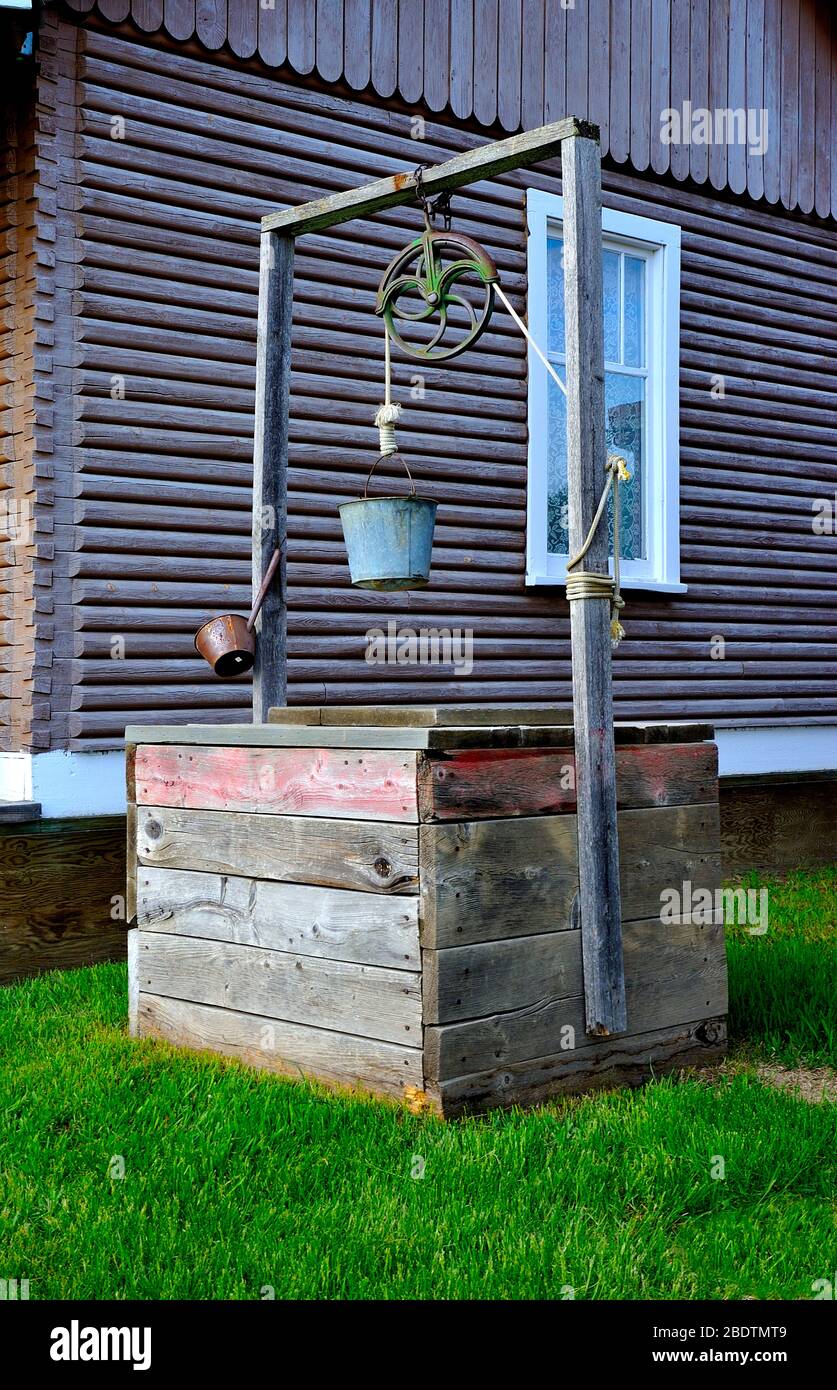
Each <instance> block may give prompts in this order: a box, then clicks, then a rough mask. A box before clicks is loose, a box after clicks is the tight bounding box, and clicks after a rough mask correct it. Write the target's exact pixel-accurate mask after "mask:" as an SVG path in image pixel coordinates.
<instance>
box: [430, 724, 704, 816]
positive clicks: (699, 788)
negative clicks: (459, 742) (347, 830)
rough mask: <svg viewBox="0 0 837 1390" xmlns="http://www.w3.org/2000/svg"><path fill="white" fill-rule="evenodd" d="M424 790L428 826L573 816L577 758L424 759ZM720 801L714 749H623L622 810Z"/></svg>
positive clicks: (543, 752)
mask: <svg viewBox="0 0 837 1390" xmlns="http://www.w3.org/2000/svg"><path fill="white" fill-rule="evenodd" d="M418 789H419V818H420V820H422V821H435V820H479V819H482V818H484V817H489V816H495V817H505V816H542V815H561V814H564V813H570V814H572V813H573V812H574V811H575V809H576V794H575V753H574V752H573V750H572V748H563V749H550V748H531V749H530V748H509V749H473V750H469V751H467V752H457V753H427V754H419V760H418ZM717 797H718V754H717V749H716V748H715V745H714V744H709V743H685V744H657V745H653V744H651V745H643V744H638V745H636V746H633V747H628V748H617V750H616V801H617V806H618V808H619V809H620V810H625V809H628V808H637V807H642V806H677V805H690V804H692V803H694V802H710V801H716V800H717Z"/></svg>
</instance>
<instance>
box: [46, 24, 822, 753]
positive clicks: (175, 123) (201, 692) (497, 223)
mask: <svg viewBox="0 0 837 1390" xmlns="http://www.w3.org/2000/svg"><path fill="white" fill-rule="evenodd" d="M378 8H379V7H375V11H374V14H375V15H377V13H378ZM547 13H548V14H550V13H552V11H551V9H550V10H549V11H548V12H547ZM407 15H408V12H407V11H406V10H405V11H404V15H403V16H402V18H404V19H405V22H406V17H407ZM652 19H653V15H652ZM374 22H377V20H375V21H374ZM67 27H71V26H65V25H62V29H63V28H67ZM652 27H653V26H652ZM611 37H612V35H611ZM373 38H374V28H373ZM79 42H80V54H79V68H78V78H79V80H78V85H77V87H76V88H75V100H76V101H77V106H78V109H77V113H76V118H75V119H76V123H77V127H78V134H77V136H75V137H74V138H73V140H72V143H71V144H70V145H68V146H67V148H68V150H71V151H72V154H73V156H74V160H73V162H72V163H70V162H69V161H68V166H67V168H68V177H69V175H70V174H72V176H73V177H74V178H75V179H76V182H77V186H76V187H75V188H74V189H72V188H71V189H69V190H68V191H67V201H71V200H72V201H73V202H74V204H75V209H76V211H75V212H74V214H73V216H74V226H75V227H76V228H77V229H78V234H79V235H78V239H77V240H74V239H72V238H65V242H66V254H67V255H68V256H72V257H73V258H74V260H77V261H78V262H79V263H78V264H77V265H76V264H73V284H74V285H75V289H74V291H73V293H72V309H73V314H74V315H75V318H74V320H73V334H74V343H73V345H72V348H71V350H70V349H67V352H68V353H70V355H71V358H72V363H73V393H72V397H71V398H68V399H69V405H70V407H71V408H72V411H73V414H74V417H75V420H74V427H73V428H74V433H73V439H72V444H73V463H74V474H73V477H72V480H71V481H72V488H73V493H74V497H73V500H72V504H71V507H72V509H71V511H70V512H69V513H64V514H63V515H62V519H61V520H60V521H57V522H56V527H55V546H56V551H59V550H60V551H61V552H62V553H63V554H64V555H65V556H66V565H67V567H68V569H69V575H68V580H67V583H68V585H69V586H70V589H69V594H70V601H71V603H72V622H73V629H74V631H73V634H72V636H70V635H69V634H65V636H64V637H63V638H62V644H61V645H60V646H59V647H58V648H57V649H56V652H55V661H54V665H53V672H52V676H53V681H54V683H55V688H56V689H59V690H62V691H64V692H65V694H64V696H63V697H62V698H63V699H64V709H63V713H60V712H59V711H58V707H57V706H55V710H54V714H53V718H54V719H59V718H63V719H64V720H65V721H68V727H69V734H70V739H71V746H73V747H77V748H92V747H108V746H115V745H117V744H118V743H119V742H120V740H121V738H122V735H123V731H124V727H125V724H126V722H132V723H133V722H136V721H137V720H140V719H141V720H142V722H143V723H151V722H159V723H165V724H173V723H179V722H187V721H204V722H207V721H208V722H212V723H218V722H225V721H229V722H235V721H241V720H242V719H244V720H246V719H247V718H248V717H249V703H250V692H249V685H248V684H247V683H246V682H236V683H222V682H220V681H218V680H217V679H216V678H215V677H214V676H213V675H212V673H211V672H210V670H209V668H208V667H207V666H205V664H204V663H203V662H202V661H201V660H200V659H199V658H198V657H197V656H196V653H195V652H194V648H193V645H192V638H193V634H194V631H195V629H196V628H197V627H198V625H199V623H200V622H202V621H203V620H204V619H205V618H206V617H207V616H209V615H210V614H211V613H213V612H223V611H225V610H229V609H232V610H237V611H245V612H246V610H247V608H248V605H249V599H250V560H249V555H250V537H249V532H250V513H249V508H250V488H251V478H252V410H253V385H254V356H255V329H256V308H257V305H256V296H257V284H258V247H257V240H258V222H259V218H260V216H261V215H262V214H263V213H265V212H267V211H268V210H270V209H272V208H274V207H275V206H277V205H282V204H283V203H297V202H302V201H304V200H306V199H308V198H311V197H314V196H318V195H321V194H323V193H327V192H333V191H335V190H337V189H339V188H341V187H345V186H347V185H351V184H360V183H362V182H365V181H367V180H369V179H372V178H375V177H378V176H381V175H383V174H386V173H390V172H392V171H393V170H394V169H407V168H412V167H414V166H415V164H416V163H418V162H419V161H422V162H428V163H429V162H433V161H435V160H437V159H443V158H445V157H447V156H449V155H450V154H453V153H455V152H456V151H457V150H462V149H465V148H468V147H469V146H471V145H472V144H474V143H475V142H476V141H477V140H478V139H479V138H480V137H477V136H474V135H473V134H470V133H468V132H466V131H463V130H458V129H456V128H454V127H452V126H449V125H448V126H446V125H442V124H435V123H431V122H430V121H428V123H427V128H426V132H425V134H426V139H425V140H423V141H417V140H414V139H411V118H410V115H409V113H405V112H401V111H396V110H389V109H383V108H376V107H374V106H371V105H363V104H360V103H358V102H356V101H353V100H348V99H344V98H338V97H336V96H333V95H331V94H324V93H322V92H319V91H313V90H305V89H304V88H303V87H300V86H299V85H295V86H294V85H289V84H284V83H281V82H279V81H278V80H277V79H275V78H274V77H272V76H264V75H261V74H258V73H256V72H253V71H246V70H244V69H243V68H242V67H241V66H240V65H239V66H236V67H233V66H230V65H229V64H227V65H222V64H221V63H216V62H211V61H209V60H199V59H196V58H195V57H192V56H188V55H186V54H183V53H178V52H175V51H172V48H171V46H169V47H166V46H165V45H164V46H162V47H153V48H152V47H149V46H148V43H147V41H144V42H143V43H138V42H130V41H126V40H125V39H123V38H120V37H116V36H114V35H112V34H110V33H107V32H101V31H96V30H94V29H90V30H81V31H80V34H79ZM423 51H424V50H423V49H422V53H423ZM418 58H419V50H418V49H417V48H416V50H415V59H416V62H418ZM710 80H711V74H710ZM119 116H121V117H122V118H123V119H124V121H125V133H124V139H112V138H111V131H112V129H113V127H112V118H113V117H119ZM68 138H69V137H68ZM558 173H559V170H558V167H557V165H556V164H554V163H553V164H551V165H550V166H548V168H539V169H537V170H532V171H529V172H527V173H526V174H520V175H514V176H509V177H506V178H504V179H503V180H502V181H500V182H496V183H490V184H480V185H478V186H477V187H475V188H474V189H473V190H472V189H468V190H466V191H463V192H462V193H461V194H460V195H458V196H457V197H456V199H455V202H454V213H455V219H456V225H457V227H458V228H460V229H461V230H463V231H465V232H469V233H471V234H472V235H475V236H477V237H479V238H480V239H481V240H482V241H483V242H484V243H485V244H486V246H487V247H488V248H489V249H490V250H491V251H492V253H493V254H494V255H495V256H496V258H497V260H498V264H499V266H500V270H501V273H502V276H503V280H504V283H505V284H506V285H507V287H508V289H509V293H510V294H511V295H512V296H513V298H514V300H515V302H516V303H517V304H518V306H519V307H520V309H521V310H525V290H526V263H525V239H524V220H523V190H524V188H525V186H527V185H533V186H536V187H539V188H543V189H546V190H552V191H560V181H559V178H558ZM604 182H605V202H606V204H607V205H608V206H611V207H615V208H619V209H622V210H624V211H629V212H635V213H639V214H641V215H646V216H653V217H658V218H662V219H664V220H666V219H668V220H672V221H675V222H677V223H679V224H680V225H681V226H682V229H683V282H682V313H681V498H682V508H681V518H682V520H681V545H682V561H683V564H682V569H683V579H684V580H685V581H686V582H687V583H688V585H689V590H688V593H687V594H685V595H682V596H677V597H674V598H672V597H666V596H660V595H642V594H634V593H631V594H629V596H628V597H629V608H628V611H627V614H626V625H627V627H628V639H627V640H626V641H625V642H624V643H623V645H622V647H621V648H620V650H619V653H618V655H617V658H616V663H615V694H616V709H617V715H618V717H619V718H622V719H632V718H640V719H646V718H672V719H682V718H696V719H710V720H713V721H718V720H723V719H727V720H731V719H742V720H744V721H759V720H761V721H763V722H770V723H775V722H777V721H782V720H794V719H795V720H798V721H801V722H816V721H817V720H823V721H824V720H833V719H834V716H835V713H837V681H835V675H837V660H835V656H834V649H833V636H834V626H833V604H834V595H835V589H837V576H835V572H834V564H833V555H832V551H833V537H830V536H816V535H814V534H813V533H812V529H811V520H812V503H813V502H814V500H815V499H817V498H828V497H832V496H833V494H834V492H835V488H837V467H835V452H836V451H835V442H836V441H835V429H834V423H833V422H834V414H833V408H834V403H835V398H836V397H837V388H835V384H834V379H833V353H834V345H835V338H837V308H835V304H834V295H833V283H834V274H835V270H837V235H835V232H834V231H833V229H831V228H829V227H823V226H821V225H819V224H817V223H816V222H815V221H814V220H813V218H807V219H806V218H803V217H802V216H800V215H799V214H795V215H793V216H791V215H788V214H785V213H782V212H780V211H778V210H772V211H771V210H768V209H767V208H766V207H762V208H761V209H757V208H753V207H750V206H744V205H742V204H740V203H737V202H735V201H733V200H732V199H722V198H720V197H709V196H707V195H706V194H705V193H702V192H697V191H694V190H686V189H683V188H680V187H679V186H677V185H676V184H675V183H673V182H668V183H665V184H656V183H653V182H651V181H650V179H649V178H648V177H646V178H644V179H641V178H639V177H636V176H633V175H630V174H627V173H625V172H624V171H623V170H620V169H614V168H612V167H608V168H606V170H605V180H604ZM417 225H418V223H417V216H416V213H415V211H414V210H411V209H409V208H400V209H397V210H394V211H391V212H390V213H388V214H386V215H384V216H380V217H378V218H376V219H374V220H369V221H357V222H351V223H348V224H346V225H344V226H341V227H339V228H336V229H334V230H333V231H332V232H331V233H329V234H313V235H310V236H306V237H304V238H302V239H301V240H300V243H299V245H298V247H297V263H296V279H295V305H294V338H293V365H294V371H293V378H292V383H291V397H292V399H291V422H290V446H291V457H290V463H291V468H290V502H289V507H290V518H289V537H290V540H289V604H290V622H289V652H290V670H289V679H290V700H291V702H292V703H310V704H322V703H324V702H334V703H375V702H378V701H380V702H390V701H394V702H399V701H400V702H409V701H411V700H412V701H415V700H418V701H436V700H440V701H443V702H447V703H451V702H457V701H463V700H465V701H470V702H482V703H486V702H491V701H498V702H499V701H503V702H512V703H516V704H524V703H526V702H542V701H557V702H564V703H568V702H569V700H570V671H569V623H568V618H567V608H566V604H565V602H564V600H563V597H562V591H561V590H560V589H556V590H554V591H552V590H548V589H546V590H545V589H538V590H531V589H530V590H527V589H526V588H525V586H524V567H525V566H524V549H525V489H526V459H527V402H526V362H525V356H524V352H523V344H522V341H521V339H520V338H519V336H518V334H517V333H516V331H515V330H514V328H513V327H512V325H511V322H510V320H509V319H508V317H507V316H506V315H505V314H504V313H503V312H502V310H501V309H499V308H498V310H497V311H496V313H495V316H494V318H493V320H492V323H491V327H490V331H489V332H488V333H486V335H485V336H484V338H483V339H482V340H481V342H480V344H479V346H478V348H477V349H476V351H474V352H472V353H469V354H466V355H465V356H463V357H462V358H461V359H459V360H458V361H457V362H455V363H453V364H452V365H451V366H450V367H442V368H428V369H427V371H426V374H425V378H426V395H425V399H424V400H423V401H421V400H419V401H416V400H413V399H412V398H411V396H410V387H411V381H412V378H413V377H414V376H415V364H414V363H411V362H408V361H406V360H405V359H403V358H401V357H396V359H395V365H394V383H395V393H396V397H397V398H398V399H400V400H402V401H403V402H404V404H405V411H404V416H403V430H402V433H401V442H402V446H403V447H405V448H406V449H407V450H408V452H409V456H410V459H411V461H412V462H413V463H414V464H415V468H416V472H417V476H418V478H419V480H420V482H421V490H422V491H425V492H428V493H430V494H431V495H433V496H434V497H436V498H438V500H439V503H440V506H439V513H438V521H437V528H436V545H435V552H434V565H433V574H432V580H431V584H430V586H429V587H428V588H427V589H426V590H422V591H415V592H414V593H411V594H409V595H390V596H387V595H381V594H376V593H373V592H368V591H367V592H363V591H356V590H352V589H351V587H350V585H349V577H348V569H347V565H346V558H345V550H344V546H343V541H342V535H341V531H340V524H339V518H338V514H337V505H338V503H339V502H341V501H344V500H346V499H347V498H349V497H350V496H352V495H357V493H358V491H359V490H360V488H361V487H362V483H363V479H364V477H365V474H366V472H367V471H368V468H369V465H370V462H371V461H372V459H373V458H374V454H375V445H376V440H377V436H376V432H375V431H374V429H373V427H372V420H373V417H374V414H375V410H376V409H377V406H378V404H379V403H380V400H381V392H382V356H383V344H382V335H381V330H380V323H379V321H378V320H377V319H376V318H375V317H374V315H373V313H372V302H373V296H374V291H375V287H376V285H377V281H378V279H379V276H380V274H381V271H382V270H383V268H384V266H385V264H386V263H387V261H388V259H389V258H390V257H391V256H392V255H393V254H394V252H395V251H396V249H398V248H399V247H400V246H401V245H403V243H404V241H405V240H406V239H407V237H408V236H411V235H414V234H415V230H416V227H417ZM717 374H722V375H723V376H724V378H725V397H724V399H722V400H721V399H717V400H716V399H714V398H713V397H712V396H711V395H710V387H711V385H712V378H713V376H714V375H717ZM120 378H124V381H123V382H122V386H124V399H121V398H119V389H121V388H120ZM115 388H116V390H115ZM114 394H115V395H116V398H114ZM390 476H391V477H392V478H393V479H394V478H395V474H394V473H391V474H390ZM385 480H386V474H385V478H384V481H385ZM389 618H397V619H398V621H399V624H400V625H401V626H403V625H405V624H411V625H412V626H413V627H419V626H437V627H441V626H447V627H451V626H453V627H460V628H468V627H470V628H472V629H473V631H474V642H475V645H474V658H475V664H474V670H473V673H472V675H471V676H470V677H469V678H467V679H466V678H457V677H456V676H455V675H454V674H453V673H452V670H451V668H450V667H433V666H424V667H416V666H396V667H375V666H370V665H368V664H367V663H366V662H365V660H364V650H365V633H366V631H367V630H368V629H369V628H370V627H381V626H383V627H384V628H385V627H386V623H387V620H388V619H389ZM715 635H722V636H723V637H724V638H725V640H726V653H725V660H723V661H719V660H712V659H711V650H710V641H711V639H712V637H713V636H715ZM119 638H124V641H125V653H124V655H125V659H124V660H121V659H114V655H113V654H114V652H115V651H116V652H118V651H119V650H120V648H119V643H118V639H119Z"/></svg>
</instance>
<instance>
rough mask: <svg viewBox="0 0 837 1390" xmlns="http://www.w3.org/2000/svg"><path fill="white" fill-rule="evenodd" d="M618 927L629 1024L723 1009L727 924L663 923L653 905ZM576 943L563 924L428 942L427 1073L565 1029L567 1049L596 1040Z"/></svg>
mask: <svg viewBox="0 0 837 1390" xmlns="http://www.w3.org/2000/svg"><path fill="white" fill-rule="evenodd" d="M624 936H625V976H626V980H628V981H629V982H630V984H629V988H628V997H629V1007H630V1017H631V1030H632V1031H634V1029H635V1031H636V1032H638V1033H642V1032H645V1031H646V1030H647V1029H649V1028H662V1027H667V1026H668V1025H670V1024H677V1023H689V1022H691V1021H692V1020H694V1019H699V1018H704V1017H705V1016H706V1015H707V1014H722V1013H725V1012H726V1008H727V983H726V980H727V976H726V954H725V950H724V928H723V924H719V923H714V922H713V923H709V924H705V925H704V924H702V923H692V922H687V923H682V922H680V923H670V922H661V921H660V917H659V914H658V915H657V917H655V918H652V919H649V920H647V921H643V922H627V923H626V924H625V931H624ZM581 950H582V943H581V933H580V932H579V931H564V932H549V933H546V934H544V935H542V936H527V937H521V938H519V939H517V940H504V941H488V942H481V943H480V944H478V945H475V946H453V947H450V948H449V949H447V950H441V951H425V952H424V958H423V970H424V976H423V994H424V1023H425V1038H426V1046H427V1048H428V1049H431V1048H432V1050H433V1062H432V1064H431V1063H430V1062H428V1067H427V1070H428V1075H430V1076H435V1077H439V1076H458V1075H464V1074H465V1073H466V1072H471V1071H481V1070H483V1069H484V1068H485V1067H488V1066H493V1065H494V1064H495V1061H499V1062H500V1063H501V1064H502V1063H504V1062H506V1061H509V1062H513V1061H524V1060H526V1059H527V1058H530V1057H542V1056H546V1055H547V1054H549V1053H551V1052H555V1051H557V1050H558V1047H559V1045H560V1042H561V1039H562V1036H565V1037H568V1040H569V1041H570V1042H571V1044H572V1047H573V1048H577V1047H587V1046H590V1045H591V1044H594V1043H595V1039H592V1038H591V1037H590V1036H589V1035H588V1034H587V1033H586V1031H585V1029H584V1013H583V992H582V989H583V981H582V959H581ZM634 1018H635V1020H636V1021H635V1022H634ZM438 1025H456V1027H455V1028H454V1027H444V1026H442V1027H438ZM434 1027H435V1028H437V1029H438V1036H436V1037H434V1038H433V1039H432V1040H431V1039H430V1038H429V1037H428V1036H427V1035H428V1033H429V1032H430V1031H431V1030H432V1029H433V1028H434ZM568 1027H569V1028H571V1029H572V1033H571V1034H569V1035H566V1034H562V1031H561V1030H562V1029H565V1028H568Z"/></svg>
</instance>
